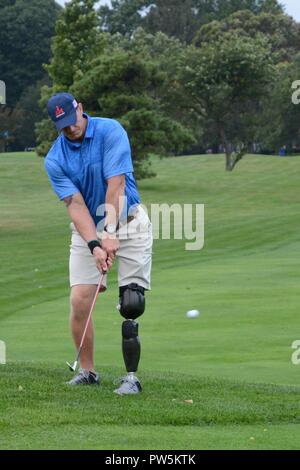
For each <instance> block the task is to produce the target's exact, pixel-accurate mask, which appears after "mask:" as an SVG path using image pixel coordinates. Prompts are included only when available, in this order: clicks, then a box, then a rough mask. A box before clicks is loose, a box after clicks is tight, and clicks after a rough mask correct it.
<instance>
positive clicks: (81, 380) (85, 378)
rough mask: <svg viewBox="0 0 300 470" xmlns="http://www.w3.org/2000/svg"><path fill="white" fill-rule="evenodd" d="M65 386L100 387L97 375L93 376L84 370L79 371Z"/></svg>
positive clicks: (92, 373) (93, 374)
mask: <svg viewBox="0 0 300 470" xmlns="http://www.w3.org/2000/svg"><path fill="white" fill-rule="evenodd" d="M66 384H67V385H100V377H99V374H95V373H94V372H91V371H89V370H86V369H79V372H78V374H77V375H76V376H75V377H74V378H73V379H71V380H70V381H69V382H66Z"/></svg>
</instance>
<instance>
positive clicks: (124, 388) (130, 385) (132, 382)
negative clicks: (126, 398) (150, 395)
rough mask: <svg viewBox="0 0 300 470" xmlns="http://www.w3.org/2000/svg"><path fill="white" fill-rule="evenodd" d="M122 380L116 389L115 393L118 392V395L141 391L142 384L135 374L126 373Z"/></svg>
mask: <svg viewBox="0 0 300 470" xmlns="http://www.w3.org/2000/svg"><path fill="white" fill-rule="evenodd" d="M120 380H121V385H120V387H119V388H117V389H116V390H114V393H117V394H118V395H134V394H137V393H141V391H142V386H141V384H140V382H139V381H138V379H137V378H136V377H135V376H134V375H126V376H125V377H123V378H122V379H120Z"/></svg>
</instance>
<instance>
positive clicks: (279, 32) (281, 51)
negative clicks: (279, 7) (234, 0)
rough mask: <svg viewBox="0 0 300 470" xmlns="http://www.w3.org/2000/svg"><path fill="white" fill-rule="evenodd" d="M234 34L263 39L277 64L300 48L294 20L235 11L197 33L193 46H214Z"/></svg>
mask: <svg viewBox="0 0 300 470" xmlns="http://www.w3.org/2000/svg"><path fill="white" fill-rule="evenodd" d="M232 32H236V33H237V34H239V36H245V37H248V38H253V37H254V36H256V35H257V34H263V35H265V36H266V37H267V38H268V40H269V42H270V44H271V48H272V52H276V53H277V61H282V60H287V59H290V58H291V57H292V56H293V55H294V54H295V53H296V52H297V51H298V50H299V44H300V24H299V23H296V22H295V21H294V20H293V18H291V17H289V16H287V15H283V14H274V13H269V12H268V13H267V12H262V13H260V14H254V13H253V12H251V11H247V10H243V11H238V12H236V13H234V14H232V15H230V16H228V17H227V18H225V19H224V20H222V21H212V22H211V23H209V24H206V25H204V26H203V27H201V28H200V29H199V31H198V32H197V34H196V35H195V38H194V41H193V44H194V45H195V46H198V47H200V46H201V44H203V43H214V42H215V41H219V40H221V39H222V38H226V36H227V35H228V36H229V37H230V35H231V34H232Z"/></svg>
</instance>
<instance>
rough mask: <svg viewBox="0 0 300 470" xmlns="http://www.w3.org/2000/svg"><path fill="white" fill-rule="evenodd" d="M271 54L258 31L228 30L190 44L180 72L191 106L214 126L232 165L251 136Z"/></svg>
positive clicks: (269, 75)
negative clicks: (246, 33)
mask: <svg viewBox="0 0 300 470" xmlns="http://www.w3.org/2000/svg"><path fill="white" fill-rule="evenodd" d="M273 72H274V66H273V58H272V54H271V51H270V47H269V45H268V43H267V41H266V39H264V38H263V37H256V38H253V39H251V38H246V37H244V36H242V37H241V36H239V35H237V34H236V33H232V34H231V36H227V37H226V39H221V40H219V41H215V42H214V43H213V44H203V45H202V47H201V48H195V47H194V46H190V47H189V48H188V51H187V54H186V58H185V61H184V62H183V63H182V67H181V71H180V78H181V82H182V84H183V86H184V87H185V89H186V97H187V100H188V101H189V103H190V106H191V107H194V109H195V111H196V112H198V113H199V114H200V115H202V117H203V120H204V121H205V122H206V127H207V129H210V130H211V129H214V130H215V132H216V133H217V134H218V136H219V138H220V141H221V142H222V144H223V147H224V149H225V154H226V170H227V171H232V170H233V168H234V167H235V165H236V164H237V162H238V161H239V160H241V158H243V156H244V155H245V153H246V152H247V149H248V144H249V143H250V142H253V138H254V136H255V131H256V117H257V115H258V113H259V109H260V103H261V99H262V97H263V96H265V95H266V94H268V92H269V84H270V82H271V81H272V79H273Z"/></svg>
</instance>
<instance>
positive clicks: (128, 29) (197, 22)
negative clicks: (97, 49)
mask: <svg viewBox="0 0 300 470" xmlns="http://www.w3.org/2000/svg"><path fill="white" fill-rule="evenodd" d="M239 10H249V11H251V12H253V13H255V14H258V13H261V12H262V11H266V12H269V13H274V14H275V13H282V12H283V10H282V7H281V5H280V3H279V2H278V1H277V0H168V1H167V2H166V1H165V0H153V1H151V0H112V2H111V6H107V5H106V6H102V7H100V9H99V18H100V25H101V27H102V28H103V29H104V30H105V31H108V32H110V33H112V34H115V33H120V34H122V35H128V36H131V35H132V34H133V32H134V31H135V30H136V29H137V28H138V27H143V28H144V29H145V30H146V31H147V32H148V33H152V34H155V33H156V32H159V31H161V32H163V33H165V34H167V35H168V36H173V37H176V38H178V39H180V40H181V41H184V42H187V43H190V42H191V41H192V39H193V37H194V34H195V32H196V31H197V30H198V29H199V28H200V27H201V26H202V25H203V24H206V23H209V22H211V21H213V20H221V19H223V18H226V17H227V16H229V15H231V14H232V13H234V12H236V11H239Z"/></svg>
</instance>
